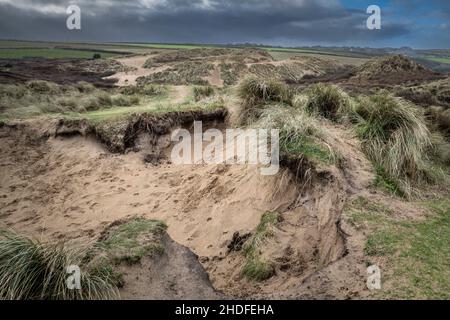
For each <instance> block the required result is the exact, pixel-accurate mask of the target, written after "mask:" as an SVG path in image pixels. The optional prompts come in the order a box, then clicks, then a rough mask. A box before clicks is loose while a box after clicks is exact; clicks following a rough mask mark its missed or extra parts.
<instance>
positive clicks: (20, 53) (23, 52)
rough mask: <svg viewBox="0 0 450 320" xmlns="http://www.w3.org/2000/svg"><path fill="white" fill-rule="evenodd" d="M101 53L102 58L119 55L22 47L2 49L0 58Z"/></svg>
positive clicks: (92, 52) (92, 54)
mask: <svg viewBox="0 0 450 320" xmlns="http://www.w3.org/2000/svg"><path fill="white" fill-rule="evenodd" d="M96 53H98V54H100V55H101V57H102V58H109V57H114V56H117V55H118V54H117V53H110V52H103V51H89V50H71V49H46V48H43V49H35V48H29V49H27V48H20V49H0V58H3V59H20V58H25V57H39V58H51V59H56V58H81V59H89V58H92V57H93V56H94V54H96Z"/></svg>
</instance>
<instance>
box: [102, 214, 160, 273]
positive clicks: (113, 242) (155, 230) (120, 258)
mask: <svg viewBox="0 0 450 320" xmlns="http://www.w3.org/2000/svg"><path fill="white" fill-rule="evenodd" d="M166 229H167V226H166V224H165V223H163V222H161V221H158V220H148V219H143V218H138V219H134V220H131V221H129V222H127V223H124V224H121V225H119V226H118V227H116V228H113V229H111V230H110V231H109V233H108V234H107V235H106V236H105V237H104V239H102V240H101V241H100V242H99V243H98V245H97V250H100V251H101V252H104V253H106V256H107V258H108V259H110V260H112V261H113V262H114V263H121V262H126V263H128V264H135V263H138V262H140V261H141V259H142V257H144V256H146V255H152V254H162V253H163V252H164V246H163V245H162V243H161V236H162V233H163V232H164V231H165V230H166Z"/></svg>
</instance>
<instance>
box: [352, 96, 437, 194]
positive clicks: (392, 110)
mask: <svg viewBox="0 0 450 320" xmlns="http://www.w3.org/2000/svg"><path fill="white" fill-rule="evenodd" d="M357 113H358V115H359V116H360V117H361V119H362V120H361V122H360V124H359V127H358V133H359V136H360V138H361V139H362V142H363V144H362V145H363V151H364V152H365V153H366V155H367V156H368V158H369V159H370V160H372V161H374V162H375V164H376V166H377V167H379V168H383V169H382V176H384V177H386V178H388V179H389V180H390V181H392V182H393V183H395V185H396V186H397V187H398V189H399V190H400V191H401V192H402V193H403V194H405V196H407V197H410V196H411V195H412V191H413V190H412V183H417V182H419V181H421V180H423V179H424V178H425V179H426V177H427V172H426V151H427V148H429V147H430V145H431V140H430V137H431V136H430V132H429V130H428V128H427V126H426V124H425V120H424V119H423V117H422V116H421V114H420V113H419V111H418V110H417V109H416V108H415V107H414V106H412V105H411V104H409V103H407V102H406V101H404V100H401V99H398V98H394V97H392V96H391V95H389V94H388V93H386V92H380V93H378V94H376V95H373V96H371V97H364V98H360V101H359V105H358V107H357Z"/></svg>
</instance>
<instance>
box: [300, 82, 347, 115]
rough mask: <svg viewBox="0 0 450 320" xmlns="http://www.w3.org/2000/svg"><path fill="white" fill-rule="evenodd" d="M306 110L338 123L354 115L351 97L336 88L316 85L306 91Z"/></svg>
mask: <svg viewBox="0 0 450 320" xmlns="http://www.w3.org/2000/svg"><path fill="white" fill-rule="evenodd" d="M306 95H307V97H308V99H307V101H306V109H307V110H308V111H310V112H312V113H315V114H318V115H320V116H322V117H325V118H327V119H330V120H333V121H337V120H340V119H342V118H344V117H346V116H348V115H350V114H351V113H352V107H351V102H350V98H349V96H348V95H347V94H346V93H345V92H344V91H342V90H341V89H339V88H338V87H336V86H332V85H324V84H320V83H319V84H316V85H313V86H312V87H310V88H309V89H308V90H306Z"/></svg>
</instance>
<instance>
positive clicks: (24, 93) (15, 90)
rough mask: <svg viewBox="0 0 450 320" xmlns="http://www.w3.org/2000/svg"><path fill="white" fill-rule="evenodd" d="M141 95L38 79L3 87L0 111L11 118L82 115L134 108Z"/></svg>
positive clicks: (0, 97)
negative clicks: (41, 115) (57, 114)
mask: <svg viewBox="0 0 450 320" xmlns="http://www.w3.org/2000/svg"><path fill="white" fill-rule="evenodd" d="M145 90H146V89H142V92H144V91H145ZM141 95H143V93H138V94H127V95H124V94H121V93H117V92H116V91H115V90H102V89H98V88H96V87H94V86H93V85H92V84H89V83H86V82H79V83H76V84H74V85H58V84H56V83H52V82H48V81H41V80H39V81H30V82H28V83H26V84H25V85H21V84H17V85H4V84H0V112H1V113H2V114H3V115H4V116H5V117H12V118H14V117H27V116H35V115H39V114H42V113H71V112H76V113H82V112H87V111H93V110H98V109H103V108H111V107H113V106H123V107H127V106H132V105H135V104H138V103H139V101H140V99H139V97H140V96H141Z"/></svg>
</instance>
